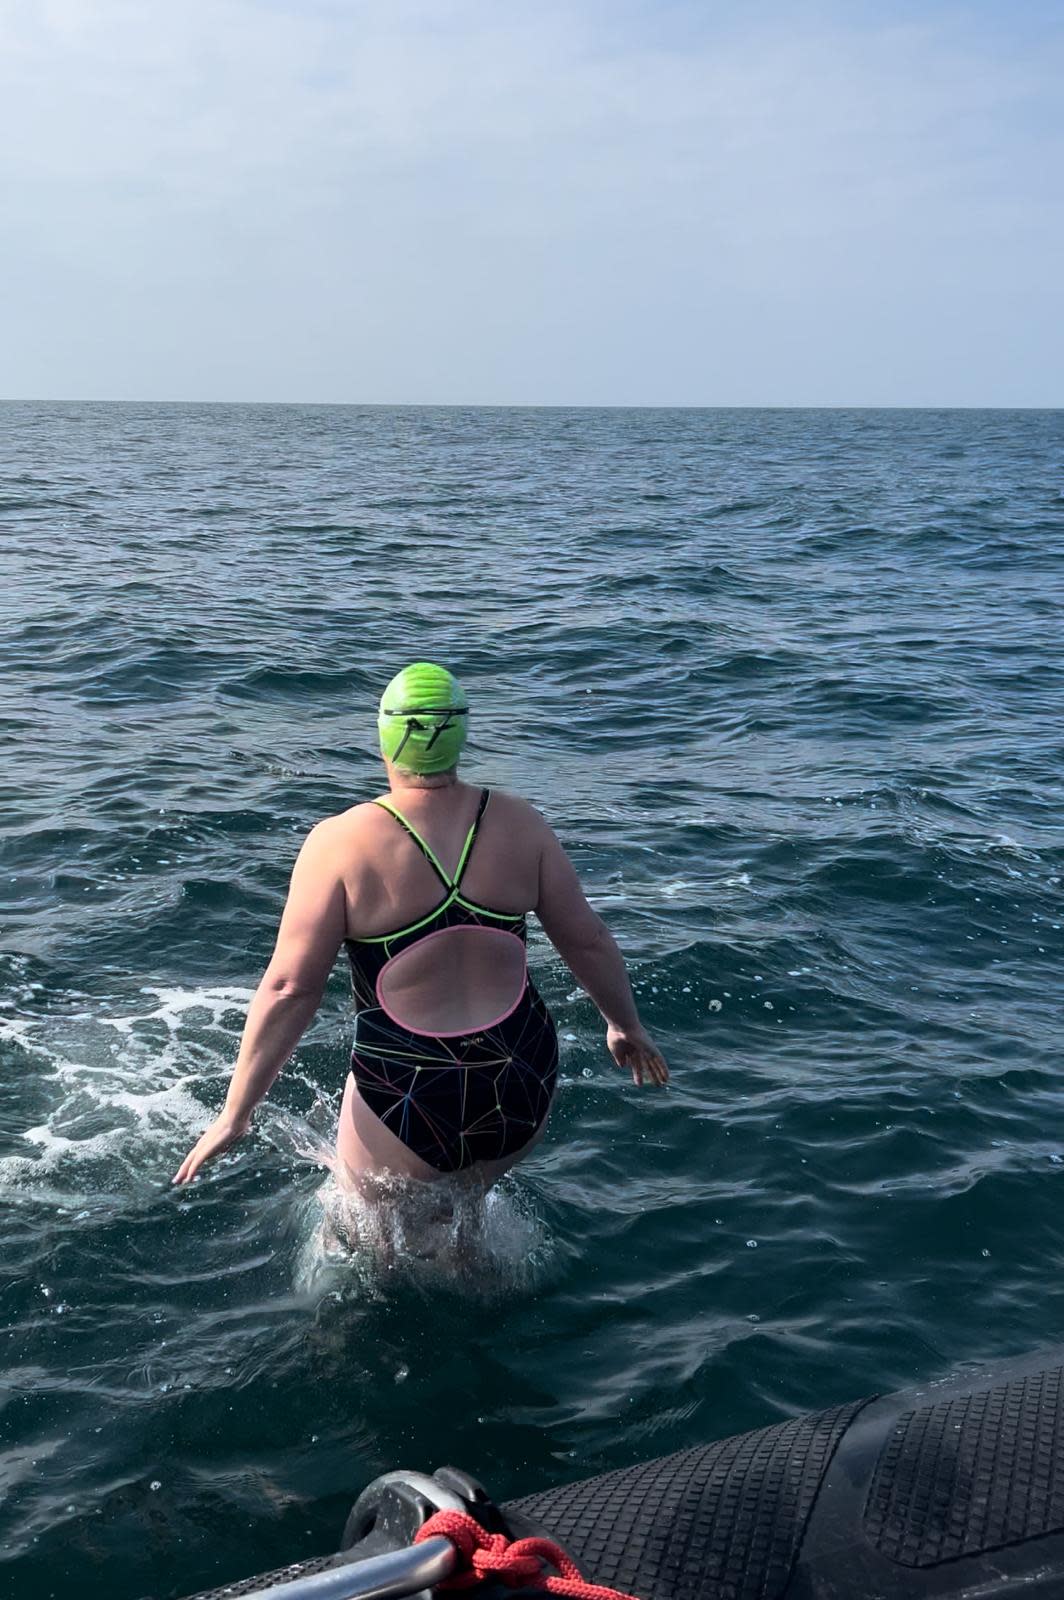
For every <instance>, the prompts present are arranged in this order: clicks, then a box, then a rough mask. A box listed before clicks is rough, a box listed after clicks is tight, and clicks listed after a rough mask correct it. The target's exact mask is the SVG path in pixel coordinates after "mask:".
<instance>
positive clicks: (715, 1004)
mask: <svg viewBox="0 0 1064 1600" xmlns="http://www.w3.org/2000/svg"><path fill="white" fill-rule="evenodd" d="M709 1009H710V1011H721V1010H723V1005H722V1003H721V1001H719V1000H711V1001H710V1002H709Z"/></svg>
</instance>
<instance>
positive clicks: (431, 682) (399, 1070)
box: [174, 662, 668, 1185]
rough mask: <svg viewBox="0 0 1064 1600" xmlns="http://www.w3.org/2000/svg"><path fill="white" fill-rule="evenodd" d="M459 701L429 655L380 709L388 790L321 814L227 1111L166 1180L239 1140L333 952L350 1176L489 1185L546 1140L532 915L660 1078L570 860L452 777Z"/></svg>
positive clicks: (546, 1059) (535, 830) (511, 802)
mask: <svg viewBox="0 0 1064 1600" xmlns="http://www.w3.org/2000/svg"><path fill="white" fill-rule="evenodd" d="M468 709H469V708H468V702H467V701H466V698H465V695H464V693H463V692H462V689H461V687H460V686H459V684H458V683H457V682H456V680H455V679H454V678H453V677H452V676H451V674H450V673H449V672H447V671H446V670H445V669H444V668H443V667H437V666H433V665H431V664H429V663H426V662H418V663H416V664H415V665H413V666H410V667H407V668H405V669H404V671H402V672H401V673H399V674H398V676H397V677H395V678H393V680H392V682H391V683H390V684H389V685H388V687H387V689H386V690H385V692H384V695H383V696H382V699H381V705H380V716H379V728H380V736H381V753H382V755H383V757H384V761H385V766H386V769H387V773H388V783H389V789H390V793H389V795H388V796H387V797H382V798H380V799H378V800H373V801H370V802H369V803H368V804H365V805H357V806H354V807H353V808H352V809H351V810H350V811H344V812H342V813H341V814H340V815H339V816H336V817H329V818H328V819H327V820H326V821H324V822H321V823H319V824H318V826H317V827H316V828H314V829H313V830H312V831H311V833H310V834H309V836H308V838H307V840H306V842H305V843H304V845H303V848H302V850H301V851H300V853H299V858H298V860H297V861H296V865H295V870H294V872H293V874H292V883H291V887H290V889H289V894H288V901H287V904H286V905H285V909H284V915H283V916H282V918H281V927H280V932H279V934H278V938H277V947H276V949H275V950H274V953H273V957H272V959H271V961H270V964H269V966H268V968H267V969H266V973H265V976H264V977H263V979H262V982H261V983H260V984H259V987H258V990H257V992H256V994H255V997H254V999H253V1000H252V1002H251V1006H250V1009H249V1011H248V1017H247V1023H246V1026H245V1028H244V1035H243V1039H242V1041H241V1045H240V1053H239V1056H238V1058H237V1063H236V1067H235V1068H234V1071H233V1077H232V1081H231V1082H230V1085H229V1092H228V1094H227V1096H226V1103H225V1108H224V1110H223V1111H222V1114H221V1115H220V1116H219V1117H218V1118H217V1119H216V1120H215V1121H214V1122H213V1123H212V1124H211V1126H210V1127H209V1128H208V1129H207V1131H206V1133H205V1134H204V1135H203V1137H202V1138H201V1139H200V1140H199V1142H198V1143H197V1144H196V1145H195V1147H194V1148H193V1149H192V1150H191V1151H190V1152H189V1154H188V1155H187V1156H186V1157H185V1159H184V1161H183V1162H182V1163H181V1166H180V1167H179V1168H178V1171H177V1173H176V1174H175V1176H174V1182H175V1183H187V1182H188V1181H189V1180H190V1179H191V1178H193V1177H195V1175H196V1173H197V1172H198V1171H199V1169H200V1168H201V1167H202V1166H203V1164H204V1162H206V1161H209V1160H210V1159H211V1157H212V1156H216V1155H219V1154H220V1153H221V1152H222V1151H223V1150H226V1149H228V1148H229V1146H230V1145H231V1144H233V1143H234V1142H235V1141H236V1140H237V1139H239V1138H240V1137H241V1136H242V1135H243V1134H245V1133H246V1132H247V1130H248V1127H249V1126H250V1122H251V1115H252V1112H253V1111H254V1109H255V1107H256V1106H257V1105H258V1103H259V1101H260V1100H261V1099H262V1098H263V1096H264V1095H265V1094H266V1093H267V1091H268V1089H269V1088H270V1085H271V1084H272V1083H273V1081H274V1079H275V1078H276V1077H277V1074H278V1073H279V1072H280V1070H281V1068H282V1066H283V1065H284V1063H285V1062H286V1061H287V1059H288V1057H289V1056H290V1055H291V1053H292V1051H293V1050H294V1049H295V1046H296V1044H297V1043H298V1041H299V1039H300V1037H301V1035H302V1033H303V1031H304V1029H305V1028H306V1027H307V1025H308V1023H309V1022H310V1020H311V1018H312V1017H313V1016H314V1013H315V1011H316V1010H317V1008H318V1005H319V1003H320V1001H321V997H322V995H323V993H324V991H325V985H326V983H327V981H328V977H329V973H330V971H331V969H332V965H333V962H334V960H335V958H336V954H337V952H338V950H339V948H340V946H341V945H342V944H343V945H346V948H347V954H348V958H349V960H350V964H351V980H352V986H353V989H354V996H355V1005H356V1019H355V1044H354V1051H353V1054H352V1057H351V1072H350V1076H349V1077H348V1080H347V1087H346V1090H345V1092H344V1100H343V1107H342V1110H341V1113H340V1126H339V1130H338V1133H337V1139H336V1147H337V1158H338V1159H337V1168H338V1172H339V1175H340V1177H341V1178H342V1179H343V1180H345V1181H346V1182H348V1183H350V1184H352V1185H355V1184H358V1183H359V1181H360V1180H362V1179H365V1178H369V1177H371V1176H374V1175H380V1174H396V1175H400V1176H404V1177H409V1178H419V1179H426V1180H430V1179H435V1178H439V1177H441V1176H443V1175H444V1174H446V1173H453V1172H459V1171H462V1172H465V1171H470V1172H473V1173H475V1174H476V1175H477V1176H478V1177H479V1178H480V1179H481V1180H482V1181H483V1182H484V1183H485V1184H489V1183H492V1182H494V1181H495V1179H496V1178H498V1177H499V1176H501V1174H502V1173H503V1172H505V1170H506V1169H507V1167H509V1166H512V1165H513V1163H514V1162H515V1161H517V1160H519V1159H520V1158H521V1157H522V1156H523V1155H525V1154H527V1152H528V1151H529V1150H530V1149H531V1148H532V1146H533V1145H534V1144H536V1142H537V1141H538V1140H539V1139H540V1137H541V1136H542V1134H543V1130H544V1127H545V1125H546V1120H547V1115H548V1113H549V1111H550V1104H551V1099H552V1096H553V1093H554V1084H555V1078H556V1074H557V1065H558V1040H557V1034H556V1033H555V1029H554V1022H553V1020H552V1018H551V1015H550V1013H549V1011H548V1010H547V1008H546V1006H545V1005H544V1004H543V1001H542V1000H541V999H540V996H539V994H538V993H537V991H536V988H535V985H534V984H533V982H532V979H531V977H530V976H529V974H528V969H527V966H526V963H525V939H526V917H527V914H528V913H529V912H530V911H534V912H535V913H536V915H537V916H538V917H539V920H540V922H541V923H542V925H543V928H544V930H545V932H546V934H547V937H548V938H549V939H550V941H551V943H552V944H553V945H554V947H555V949H556V950H557V951H558V953H559V955H560V956H561V957H562V959H563V960H564V961H565V962H566V964H567V966H568V967H569V968H570V970H571V971H572V973H573V976H574V977H575V978H576V980H577V982H578V983H579V984H580V985H581V986H582V987H583V988H584V989H586V990H587V992H588V994H589V995H590V996H591V998H592V1000H594V1002H595V1004H596V1005H597V1006H598V1008H599V1010H600V1011H601V1013H602V1016H603V1018H604V1019H605V1022H606V1043H607V1046H608V1048H609V1050H610V1052H611V1054H612V1056H613V1059H614V1060H615V1061H616V1063H617V1065H618V1066H619V1067H621V1068H623V1069H626V1070H630V1071H631V1073H632V1077H633V1079H634V1080H635V1082H636V1083H637V1084H641V1083H643V1082H645V1081H648V1080H649V1081H650V1082H651V1083H658V1084H661V1083H665V1082H666V1081H667V1079H668V1070H667V1068H666V1066H665V1062H664V1061H663V1059H662V1057H661V1055H660V1053H659V1052H658V1050H657V1049H656V1048H655V1046H654V1044H653V1042H652V1040H651V1039H650V1038H649V1036H648V1035H647V1033H646V1031H645V1030H644V1028H643V1027H642V1025H641V1023H640V1021H639V1017H638V1014H637V1012H636V1007H635V1001H634V999H633V997H632V990H631V986H630V984H629V982H628V976H627V973H626V972H625V967H624V962H623V960H622V958H621V954H620V951H619V950H618V948H617V945H616V944H615V942H614V940H613V938H612V936H611V934H610V933H609V931H608V929H607V928H606V926H605V924H604V923H603V922H602V921H601V920H600V918H599V917H598V916H596V914H595V912H594V911H592V909H591V907H590V906H589V905H588V903H587V900H586V899H585V897H584V892H583V890H582V889H581V887H580V883H579V880H578V879H577V876H576V873H575V871H574V870H573V867H572V864H571V863H570V861H569V859H568V857H567V856H566V855H565V852H564V851H563V850H562V848H561V845H560V844H559V843H558V841H557V839H556V838H555V836H554V834H553V833H552V832H551V829H550V828H549V827H548V826H547V824H546V822H545V821H544V820H543V818H542V817H541V816H540V815H539V813H538V812H537V811H535V810H533V808H532V807H531V806H530V805H527V804H526V803H525V801H523V800H519V799H517V798H516V797H515V796H513V795H508V794H503V793H500V792H498V791H489V790H487V789H480V788H476V787H473V786H471V785H469V784H466V783H463V782H461V781H460V779H459V778H458V775H457V766H458V757H459V754H460V752H461V749H462V745H463V744H464V742H465V733H466V724H467V721H468Z"/></svg>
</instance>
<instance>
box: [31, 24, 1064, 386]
mask: <svg viewBox="0 0 1064 1600" xmlns="http://www.w3.org/2000/svg"><path fill="white" fill-rule="evenodd" d="M1062 67H1064V17H1062V15H1061V13H1060V12H1059V11H1058V10H1057V8H1055V7H1049V6H1039V5H1029V4H1024V3H1020V4H1017V5H1015V6H1011V7H1004V6H993V5H978V4H968V5H958V6H953V7H945V6H939V5H936V4H934V3H929V4H927V5H925V6H923V7H919V8H918V7H916V6H907V5H906V6H903V5H883V4H879V5H874V4H869V5H867V6H866V5H863V4H861V3H849V4H845V5H844V4H838V5H830V4H828V5H805V4H801V3H797V4H790V5H785V6H780V7H776V8H774V7H771V6H763V5H760V4H757V3H751V4H747V5H740V4H734V5H733V4H709V3H699V4H695V3H675V0H674V3H667V0H650V3H635V0H614V3H610V0H595V3H590V0H572V3H570V4H567V5H552V4H550V3H549V0H548V3H543V4H540V3H536V0H510V3H504V0H421V3H418V0H316V3H315V0H303V3H298V4H297V3H294V0H209V3H208V0H180V3H171V4H160V3H157V0H156V3H150V0H0V193H2V207H0V288H2V294H0V393H2V394H5V395H8V396H19V395H26V396H30V395H32V396H42V397H56V398H59V397H70V398H83V397H84V398H144V399H168V398H177V399H249V400H259V399H262V400H311V401H313V400H333V401H354V402H360V401H367V402H368V401H382V402H402V401H410V402H419V401H424V402H436V401H439V402H447V401H453V402H484V403H494V402H497V403H507V402H509V403H525V402H527V403H543V404H552V403H560V404H565V403H571V404H596V403H601V404H640V403H645V404H706V405H729V404H733V405H743V404H782V405H791V404H870V405H874V404H902V405H905V404H913V405H920V404H987V405H1025V404H1026V405H1039V404H1041V405H1054V404H1056V405H1059V404H1061V403H1062V402H1064V381H1062V378H1061V373H1062V371H1064V333H1062V328H1064V315H1062V313H1064V304H1062V302H1064V290H1062V287H1061V285H1062V284H1064V250H1062V245H1064V216H1062V209H1061V198H1062V195H1061V190H1062V187H1064V182H1062V173H1064V111H1062V109H1061V105H1062V97H1061V94H1060V83H1061V81H1062V79H1064V74H1062Z"/></svg>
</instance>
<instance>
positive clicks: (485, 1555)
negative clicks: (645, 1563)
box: [414, 1511, 635, 1600]
mask: <svg viewBox="0 0 1064 1600" xmlns="http://www.w3.org/2000/svg"><path fill="white" fill-rule="evenodd" d="M441 1534H442V1536H443V1537H444V1538H445V1539H450V1541H451V1543H452V1544H453V1545H454V1547H455V1549H456V1550H457V1551H458V1555H459V1558H460V1561H461V1566H460V1568H459V1570H458V1572H456V1573H455V1575H454V1577H453V1578H447V1579H446V1581H445V1582H443V1583H441V1584H440V1585H439V1587H440V1588H441V1589H471V1588H472V1587H473V1585H474V1584H477V1583H485V1582H487V1581H488V1580H489V1579H494V1580H495V1582H497V1583H503V1584H505V1585H506V1587H507V1588H508V1589H527V1588H529V1587H533V1586H534V1587H535V1588H537V1589H548V1590H549V1591H550V1593H551V1594H561V1595H568V1596H570V1597H571V1600H635V1596H634V1595H630V1594H625V1593H624V1592H623V1591H622V1590H620V1589H607V1588H604V1587H603V1585H601V1584H598V1583H588V1582H587V1581H586V1580H585V1579H584V1578H582V1577H581V1575H580V1569H579V1567H578V1566H577V1564H576V1562H575V1561H573V1560H571V1559H570V1557H569V1556H567V1555H566V1553H565V1551H564V1550H563V1549H562V1548H561V1546H560V1545H557V1544H555V1543H554V1541H553V1539H514V1540H512V1541H511V1540H510V1539H508V1538H507V1537H506V1535H505V1534H504V1533H488V1532H487V1531H486V1529H484V1528H482V1527H481V1526H480V1523H479V1522H477V1521H476V1519H475V1518H474V1517H470V1516H468V1515H467V1514H466V1513H465V1512H464V1511H437V1512H436V1513H435V1515H434V1516H432V1517H430V1518H429V1520H428V1521H427V1522H426V1523H425V1526H424V1527H423V1528H422V1529H421V1531H420V1532H419V1533H418V1534H417V1535H416V1537H415V1539H414V1543H415V1544H420V1543H421V1541H422V1539H433V1538H438V1537H439V1536H440V1535H441ZM548 1566H550V1567H556V1568H557V1570H558V1572H560V1573H561V1577H558V1578H556V1577H555V1576H554V1575H553V1573H552V1574H549V1575H545V1574H544V1568H545V1567H548Z"/></svg>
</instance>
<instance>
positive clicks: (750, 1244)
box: [746, 1239, 757, 1250]
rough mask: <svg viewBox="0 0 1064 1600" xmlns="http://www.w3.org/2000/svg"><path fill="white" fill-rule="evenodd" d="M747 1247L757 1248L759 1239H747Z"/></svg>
mask: <svg viewBox="0 0 1064 1600" xmlns="http://www.w3.org/2000/svg"><path fill="white" fill-rule="evenodd" d="M746 1248H747V1249H748V1250H756V1249H757V1240H756V1239H747V1241H746Z"/></svg>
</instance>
